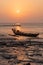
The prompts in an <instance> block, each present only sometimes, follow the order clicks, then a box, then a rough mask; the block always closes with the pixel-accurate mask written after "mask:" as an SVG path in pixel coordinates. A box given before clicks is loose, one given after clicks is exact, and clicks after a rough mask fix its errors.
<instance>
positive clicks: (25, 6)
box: [0, 0, 43, 23]
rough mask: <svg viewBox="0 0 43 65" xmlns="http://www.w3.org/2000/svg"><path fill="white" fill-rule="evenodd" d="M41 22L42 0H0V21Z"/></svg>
mask: <svg viewBox="0 0 43 65" xmlns="http://www.w3.org/2000/svg"><path fill="white" fill-rule="evenodd" d="M16 22H17V23H43V0H0V23H16Z"/></svg>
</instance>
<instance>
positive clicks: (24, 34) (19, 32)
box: [12, 28, 39, 37]
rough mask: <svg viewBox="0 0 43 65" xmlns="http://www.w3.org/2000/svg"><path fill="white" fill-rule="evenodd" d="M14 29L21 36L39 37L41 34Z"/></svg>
mask: <svg viewBox="0 0 43 65" xmlns="http://www.w3.org/2000/svg"><path fill="white" fill-rule="evenodd" d="M12 31H13V33H14V34H15V35H20V36H28V37H37V36H38V35H39V33H25V32H22V31H19V30H15V29H13V28H12Z"/></svg>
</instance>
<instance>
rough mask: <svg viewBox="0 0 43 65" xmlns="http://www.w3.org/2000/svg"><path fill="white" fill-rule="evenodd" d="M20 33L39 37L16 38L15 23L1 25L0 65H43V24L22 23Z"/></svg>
mask: <svg viewBox="0 0 43 65" xmlns="http://www.w3.org/2000/svg"><path fill="white" fill-rule="evenodd" d="M20 25H21V26H20V31H23V32H27V33H39V35H38V37H36V38H33V37H26V36H16V35H15V34H14V33H13V31H12V28H14V27H17V26H15V23H11V24H9V23H8V24H0V61H1V62H0V65H43V23H21V24H20Z"/></svg>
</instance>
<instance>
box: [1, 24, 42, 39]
mask: <svg viewBox="0 0 43 65" xmlns="http://www.w3.org/2000/svg"><path fill="white" fill-rule="evenodd" d="M12 28H14V26H0V34H13V32H12ZM21 31H24V32H28V33H29V32H30V33H40V34H39V37H42V38H43V23H42V24H34V23H33V24H21Z"/></svg>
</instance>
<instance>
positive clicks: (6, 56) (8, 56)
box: [2, 54, 17, 59]
mask: <svg viewBox="0 0 43 65" xmlns="http://www.w3.org/2000/svg"><path fill="white" fill-rule="evenodd" d="M2 57H4V58H5V59H12V58H14V59H16V58H17V56H16V55H14V56H13V55H10V54H3V55H2Z"/></svg>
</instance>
